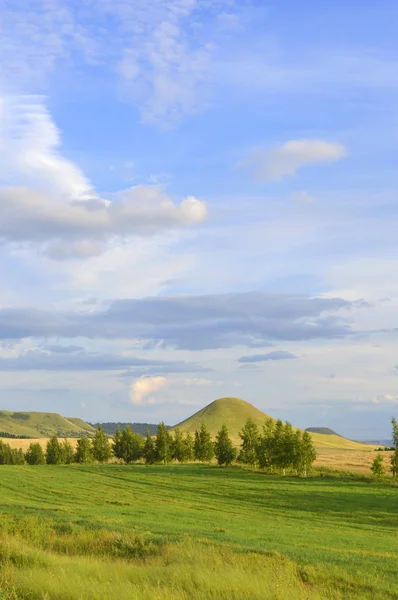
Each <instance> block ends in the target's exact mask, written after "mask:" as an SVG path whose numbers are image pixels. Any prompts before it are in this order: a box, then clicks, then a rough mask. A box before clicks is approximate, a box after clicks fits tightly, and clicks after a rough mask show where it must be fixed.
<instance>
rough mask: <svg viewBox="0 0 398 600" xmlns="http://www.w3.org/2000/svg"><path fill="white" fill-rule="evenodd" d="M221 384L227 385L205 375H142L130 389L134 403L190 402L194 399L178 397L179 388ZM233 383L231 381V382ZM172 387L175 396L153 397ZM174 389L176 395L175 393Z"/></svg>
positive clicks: (208, 386)
mask: <svg viewBox="0 0 398 600" xmlns="http://www.w3.org/2000/svg"><path fill="white" fill-rule="evenodd" d="M220 385H225V382H224V381H216V380H212V379H205V378H203V377H184V378H181V377H163V376H159V375H157V376H153V377H148V376H147V377H145V376H144V377H140V378H139V379H136V380H135V381H134V382H133V383H132V384H131V389H130V402H131V403H132V404H162V403H164V402H167V403H171V402H172V403H181V402H182V403H184V404H185V403H187V404H190V403H191V402H192V401H191V400H189V399H188V400H187V399H186V398H184V399H183V400H181V399H180V398H178V390H179V389H181V388H185V387H187V388H192V387H200V388H211V387H217V386H220ZM229 385H231V382H229ZM232 385H234V386H235V385H237V384H236V382H232ZM166 387H167V388H172V390H173V397H172V398H171V396H170V394H168V395H167V394H165V395H164V397H163V398H158V397H152V394H154V393H155V392H158V391H159V390H164V388H166ZM174 391H175V393H176V395H175V394H174Z"/></svg>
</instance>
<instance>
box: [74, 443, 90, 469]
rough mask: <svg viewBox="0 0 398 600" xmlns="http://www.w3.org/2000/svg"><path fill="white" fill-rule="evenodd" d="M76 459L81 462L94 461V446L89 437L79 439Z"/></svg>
mask: <svg viewBox="0 0 398 600" xmlns="http://www.w3.org/2000/svg"><path fill="white" fill-rule="evenodd" d="M74 460H75V462H77V463H81V464H83V463H91V462H93V447H92V443H91V440H90V439H89V438H88V437H82V438H79V439H78V440H77V445H76V452H75V456H74Z"/></svg>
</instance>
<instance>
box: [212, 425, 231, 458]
mask: <svg viewBox="0 0 398 600" xmlns="http://www.w3.org/2000/svg"><path fill="white" fill-rule="evenodd" d="M214 453H215V456H216V459H217V462H218V464H219V465H220V466H222V465H226V466H227V467H228V466H229V465H230V464H232V463H233V461H234V460H235V458H236V448H235V447H234V445H233V443H232V442H231V440H230V438H229V435H228V429H227V426H226V425H223V426H222V427H221V429H220V430H219V432H218V433H217V435H216V441H215V443H214Z"/></svg>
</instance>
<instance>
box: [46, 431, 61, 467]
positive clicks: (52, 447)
mask: <svg viewBox="0 0 398 600" xmlns="http://www.w3.org/2000/svg"><path fill="white" fill-rule="evenodd" d="M63 462H64V461H63V456H62V446H61V444H60V443H59V440H58V438H57V437H55V436H54V437H52V438H50V439H49V440H48V442H47V445H46V463H47V464H48V465H60V464H61V463H63Z"/></svg>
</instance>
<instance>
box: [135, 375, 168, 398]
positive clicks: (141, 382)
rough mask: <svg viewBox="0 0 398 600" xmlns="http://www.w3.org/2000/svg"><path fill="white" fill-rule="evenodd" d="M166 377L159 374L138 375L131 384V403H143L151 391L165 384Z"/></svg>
mask: <svg viewBox="0 0 398 600" xmlns="http://www.w3.org/2000/svg"><path fill="white" fill-rule="evenodd" d="M167 383H168V382H167V378H166V377H161V376H155V377H140V378H139V379H136V380H135V381H134V382H133V383H132V385H131V394H130V401H131V403H132V404H143V403H144V401H145V399H147V397H148V396H149V395H150V394H151V393H152V392H156V391H158V390H160V389H161V388H163V387H165V385H167Z"/></svg>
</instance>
